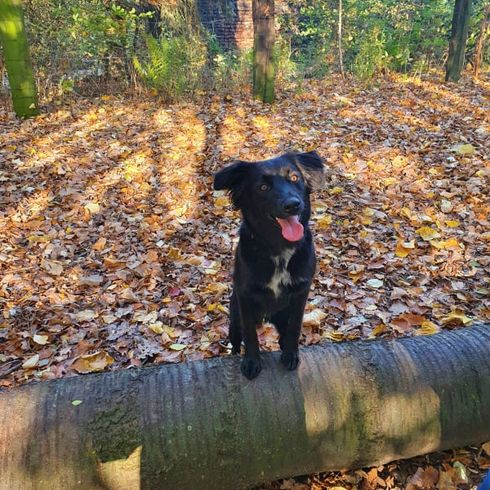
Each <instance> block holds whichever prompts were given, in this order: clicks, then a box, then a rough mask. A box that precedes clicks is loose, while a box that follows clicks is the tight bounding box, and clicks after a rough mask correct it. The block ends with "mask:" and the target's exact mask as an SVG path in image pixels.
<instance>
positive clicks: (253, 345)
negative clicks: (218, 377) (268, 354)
mask: <svg viewBox="0 0 490 490" xmlns="http://www.w3.org/2000/svg"><path fill="white" fill-rule="evenodd" d="M237 299H238V301H237V303H238V309H239V312H240V323H241V326H242V335H243V342H244V344H245V356H244V358H243V360H242V365H241V369H242V373H243V374H244V375H245V376H246V377H247V378H248V379H254V378H256V377H257V376H258V374H259V373H260V371H261V370H262V365H261V363H260V350H259V339H258V338H257V324H258V323H259V321H260V314H259V312H258V308H257V306H256V305H254V304H252V303H251V302H250V300H248V299H246V298H245V297H243V296H240V295H237Z"/></svg>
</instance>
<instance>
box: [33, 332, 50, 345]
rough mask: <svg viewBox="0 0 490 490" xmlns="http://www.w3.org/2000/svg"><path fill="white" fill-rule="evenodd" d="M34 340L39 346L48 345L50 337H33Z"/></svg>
mask: <svg viewBox="0 0 490 490" xmlns="http://www.w3.org/2000/svg"><path fill="white" fill-rule="evenodd" d="M32 340H34V342H36V344H39V345H46V344H47V343H48V336H47V335H37V334H36V335H33V336H32Z"/></svg>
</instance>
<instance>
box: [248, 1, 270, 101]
mask: <svg viewBox="0 0 490 490" xmlns="http://www.w3.org/2000/svg"><path fill="white" fill-rule="evenodd" d="M252 15H253V24H254V61H253V93H254V97H255V98H257V99H259V100H261V101H262V102H268V103H272V102H273V101H274V79H275V69H274V59H273V50H274V29H275V27H274V0H253V3H252Z"/></svg>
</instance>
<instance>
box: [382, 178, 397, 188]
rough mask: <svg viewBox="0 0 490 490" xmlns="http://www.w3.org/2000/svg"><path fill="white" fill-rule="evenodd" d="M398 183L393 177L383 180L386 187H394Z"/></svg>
mask: <svg viewBox="0 0 490 490" xmlns="http://www.w3.org/2000/svg"><path fill="white" fill-rule="evenodd" d="M397 182H398V179H395V177H386V178H385V179H383V184H384V185H386V186H390V185H394V184H396V183H397Z"/></svg>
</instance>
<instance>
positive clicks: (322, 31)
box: [280, 0, 478, 80]
mask: <svg viewBox="0 0 490 490" xmlns="http://www.w3.org/2000/svg"><path fill="white" fill-rule="evenodd" d="M477 1H478V0H477ZM343 4H344V9H343V37H342V46H343V52H344V63H345V66H346V67H347V68H350V69H351V71H352V72H353V73H354V74H355V75H356V76H358V77H360V78H362V79H364V80H367V79H370V78H372V77H375V76H377V75H378V74H379V73H380V72H383V71H386V70H396V71H402V72H411V71H414V70H417V71H419V72H420V70H426V69H428V68H429V67H430V66H432V65H434V64H435V65H437V66H442V65H443V63H444V56H445V52H446V50H447V35H448V31H449V29H450V25H451V16H452V9H453V6H454V1H453V0H430V1H429V0H423V1H420V2H413V1H411V0H344V1H343ZM288 6H289V10H288V12H287V13H286V14H285V15H284V16H283V18H282V20H281V22H280V25H281V34H282V36H283V37H285V38H287V39H289V40H290V43H291V46H292V59H293V61H295V62H296V63H297V65H298V66H301V67H304V68H305V73H308V72H309V73H310V74H311V75H312V76H318V75H322V74H324V73H325V72H327V71H329V70H337V69H338V55H337V20H338V10H337V8H338V1H336V0H290V1H289V2H288ZM320 68H321V69H320Z"/></svg>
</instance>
